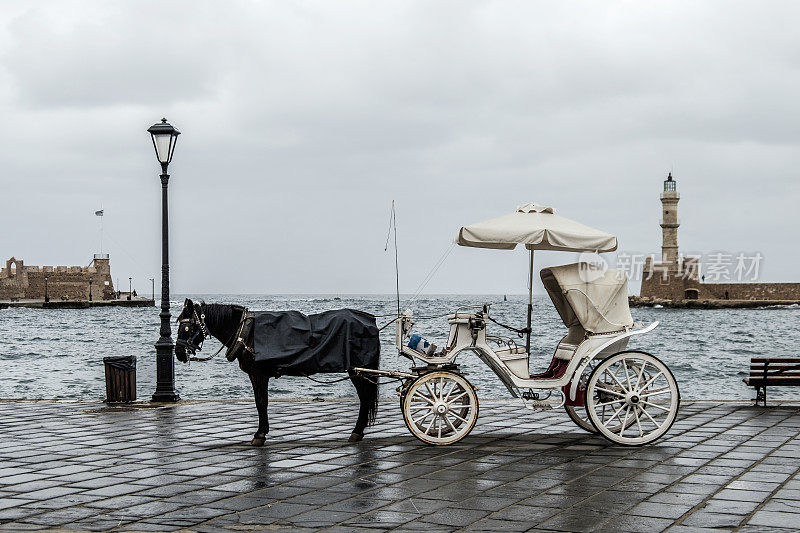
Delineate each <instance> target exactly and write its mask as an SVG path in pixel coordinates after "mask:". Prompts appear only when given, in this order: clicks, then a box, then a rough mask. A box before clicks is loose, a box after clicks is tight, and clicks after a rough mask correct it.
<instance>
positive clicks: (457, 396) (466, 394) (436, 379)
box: [401, 370, 478, 445]
mask: <svg viewBox="0 0 800 533" xmlns="http://www.w3.org/2000/svg"><path fill="white" fill-rule="evenodd" d="M401 401H402V407H403V420H405V422H406V426H408V429H409V431H411V433H412V434H413V435H414V436H415V437H417V438H418V439H419V440H421V441H422V442H424V443H426V444H437V445H447V444H453V443H455V442H458V441H460V440H461V439H463V438H464V437H466V436H467V435H468V434H469V432H470V431H472V428H473V427H475V422H476V421H477V420H478V396H477V395H476V394H475V389H474V388H473V387H472V385H470V383H469V381H467V380H466V379H465V378H464V377H463V376H462V375H460V374H456V373H455V372H449V371H446V370H439V371H435V372H428V373H427V374H423V375H421V376H420V377H418V378H417V379H415V380H414V381H413V382H412V383H411V385H409V387H408V389H406V392H405V395H404V396H403V397H402V400H401Z"/></svg>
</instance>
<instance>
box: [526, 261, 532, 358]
mask: <svg viewBox="0 0 800 533" xmlns="http://www.w3.org/2000/svg"><path fill="white" fill-rule="evenodd" d="M530 252H531V256H530V264H529V265H528V326H527V328H526V329H527V338H526V339H525V352H526V353H527V354H528V355H530V353H531V314H532V313H533V250H530Z"/></svg>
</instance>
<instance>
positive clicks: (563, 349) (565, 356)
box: [553, 341, 578, 361]
mask: <svg viewBox="0 0 800 533" xmlns="http://www.w3.org/2000/svg"><path fill="white" fill-rule="evenodd" d="M577 349H578V345H577V344H572V343H570V342H564V341H561V342H559V343H558V346H557V347H556V353H555V354H553V359H561V360H562V361H570V360H572V356H573V355H575V350H577Z"/></svg>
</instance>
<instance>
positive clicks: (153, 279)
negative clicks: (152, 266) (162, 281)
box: [150, 278, 156, 304]
mask: <svg viewBox="0 0 800 533" xmlns="http://www.w3.org/2000/svg"><path fill="white" fill-rule="evenodd" d="M150 283H152V284H153V297H152V300H153V304H155V303H156V279H155V278H150Z"/></svg>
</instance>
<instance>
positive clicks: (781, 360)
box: [750, 357, 800, 365]
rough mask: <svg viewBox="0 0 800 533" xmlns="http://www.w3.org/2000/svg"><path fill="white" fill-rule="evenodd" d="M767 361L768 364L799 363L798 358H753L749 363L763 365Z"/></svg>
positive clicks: (799, 359)
mask: <svg viewBox="0 0 800 533" xmlns="http://www.w3.org/2000/svg"><path fill="white" fill-rule="evenodd" d="M766 361H769V364H770V365H771V364H772V363H800V357H753V358H751V359H750V363H751V364H752V363H764V362H766Z"/></svg>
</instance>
